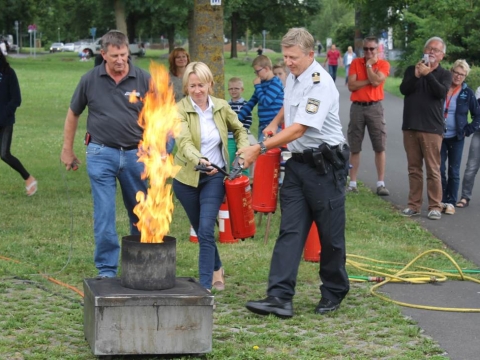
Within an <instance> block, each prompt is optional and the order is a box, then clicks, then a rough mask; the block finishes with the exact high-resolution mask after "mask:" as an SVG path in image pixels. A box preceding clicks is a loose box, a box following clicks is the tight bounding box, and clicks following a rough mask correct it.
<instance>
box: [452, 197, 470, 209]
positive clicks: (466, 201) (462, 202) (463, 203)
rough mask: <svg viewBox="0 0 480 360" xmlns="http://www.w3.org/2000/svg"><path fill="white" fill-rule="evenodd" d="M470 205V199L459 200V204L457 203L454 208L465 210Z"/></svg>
mask: <svg viewBox="0 0 480 360" xmlns="http://www.w3.org/2000/svg"><path fill="white" fill-rule="evenodd" d="M469 203H470V199H463V198H462V199H460V201H459V202H457V204H456V205H455V207H457V208H459V209H463V208H466V207H468V205H469Z"/></svg>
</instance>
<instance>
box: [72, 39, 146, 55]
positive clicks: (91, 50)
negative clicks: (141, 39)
mask: <svg viewBox="0 0 480 360" xmlns="http://www.w3.org/2000/svg"><path fill="white" fill-rule="evenodd" d="M128 48H129V50H130V54H131V55H137V56H140V57H141V56H144V55H145V47H143V46H142V45H139V44H129V45H128ZM100 49H101V45H100V39H97V40H96V41H95V42H90V43H86V42H82V43H80V45H78V46H76V47H75V51H76V52H77V53H82V52H85V53H88V56H89V57H93V56H94V54H99V53H100Z"/></svg>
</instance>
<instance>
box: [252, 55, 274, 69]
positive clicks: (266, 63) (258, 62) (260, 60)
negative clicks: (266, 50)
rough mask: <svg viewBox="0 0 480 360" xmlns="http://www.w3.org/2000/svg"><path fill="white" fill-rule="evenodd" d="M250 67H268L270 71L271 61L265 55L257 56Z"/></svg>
mask: <svg viewBox="0 0 480 360" xmlns="http://www.w3.org/2000/svg"><path fill="white" fill-rule="evenodd" d="M252 66H261V67H268V68H269V69H272V60H270V59H269V58H268V57H266V56H265V55H259V56H257V57H256V58H255V59H253V62H252Z"/></svg>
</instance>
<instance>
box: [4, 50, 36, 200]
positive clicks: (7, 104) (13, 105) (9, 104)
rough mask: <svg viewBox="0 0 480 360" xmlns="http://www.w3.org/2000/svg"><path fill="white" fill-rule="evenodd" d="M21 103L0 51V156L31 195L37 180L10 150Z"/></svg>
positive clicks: (15, 77)
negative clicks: (20, 179)
mask: <svg viewBox="0 0 480 360" xmlns="http://www.w3.org/2000/svg"><path fill="white" fill-rule="evenodd" d="M21 103H22V97H21V93H20V85H19V83H18V78H17V74H16V73H15V70H13V69H12V67H11V66H10V64H9V63H8V61H7V58H6V57H5V55H4V54H3V53H2V52H0V158H1V159H2V160H3V161H4V162H5V163H6V164H7V165H8V166H10V167H11V168H12V169H13V170H15V171H17V172H18V173H19V174H20V176H21V177H22V178H23V180H24V181H25V190H26V192H27V195H28V196H32V195H34V194H35V193H36V192H37V188H38V183H37V180H36V179H35V178H34V177H33V176H32V175H30V173H29V172H28V171H27V170H26V169H25V167H24V166H23V165H22V163H21V162H20V160H18V159H17V158H16V157H15V156H13V155H12V153H11V151H10V148H11V145H12V138H13V125H14V124H15V112H16V111H17V108H18V107H19V106H20V104H21Z"/></svg>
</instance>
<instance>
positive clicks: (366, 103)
mask: <svg viewBox="0 0 480 360" xmlns="http://www.w3.org/2000/svg"><path fill="white" fill-rule="evenodd" d="M379 102H380V101H370V102H362V101H354V102H353V103H354V104H355V105H360V106H372V105H375V104H378V103H379Z"/></svg>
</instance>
